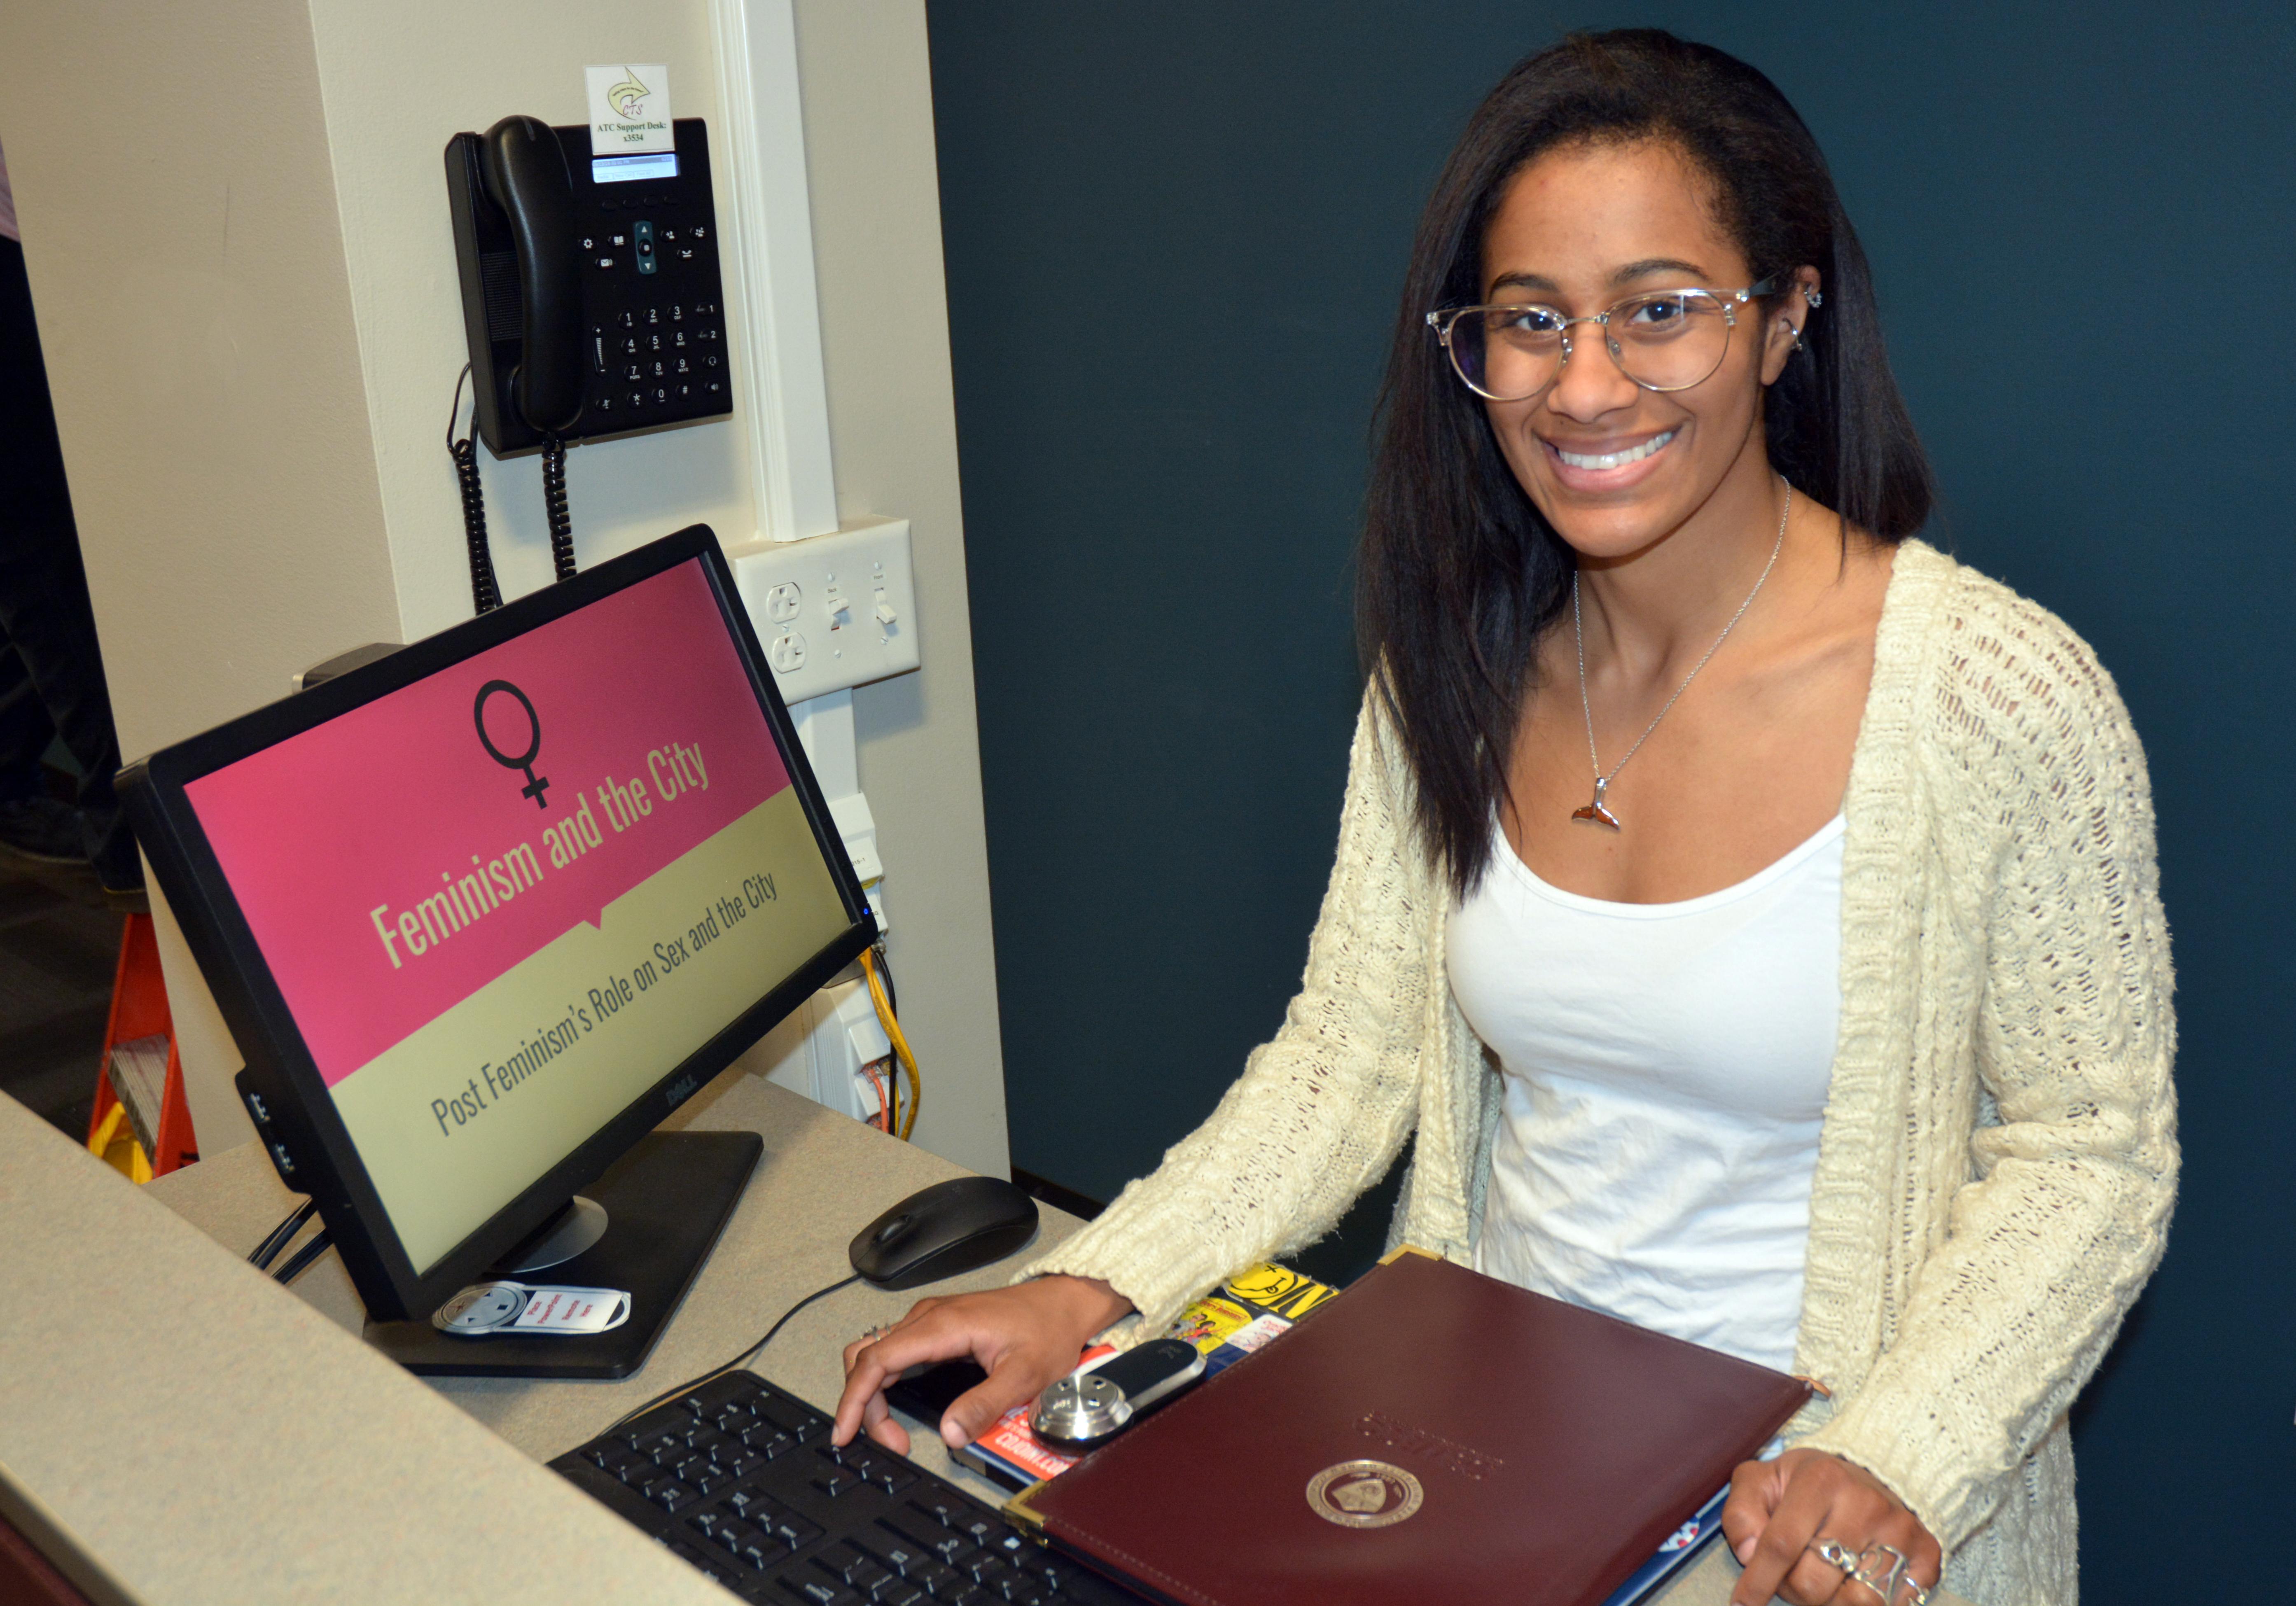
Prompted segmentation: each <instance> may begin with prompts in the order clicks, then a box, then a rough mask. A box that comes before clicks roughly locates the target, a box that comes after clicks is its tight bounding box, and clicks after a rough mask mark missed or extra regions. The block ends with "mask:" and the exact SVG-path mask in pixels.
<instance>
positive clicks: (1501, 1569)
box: [1015, 1252, 1809, 1606]
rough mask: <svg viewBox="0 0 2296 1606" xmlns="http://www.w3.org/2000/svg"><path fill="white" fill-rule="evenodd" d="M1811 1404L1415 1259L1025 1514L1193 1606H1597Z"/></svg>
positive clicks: (1683, 1349) (1606, 1323)
mask: <svg viewBox="0 0 2296 1606" xmlns="http://www.w3.org/2000/svg"><path fill="white" fill-rule="evenodd" d="M1808 1396H1809V1390H1808V1385H1807V1384H1804V1383H1802V1382H1800V1381H1796V1380H1795V1379H1793V1378H1790V1377H1786V1376H1784V1375H1782V1374H1780V1373H1778V1372H1772V1371H1769V1370H1768V1369H1767V1368H1765V1367H1761V1366H1757V1365H1754V1364H1751V1362H1747V1361H1742V1360H1738V1359H1736V1358H1735V1357H1734V1356H1726V1355H1721V1354H1718V1353H1717V1352H1716V1351H1714V1350H1710V1349H1703V1348H1700V1347H1698V1346H1697V1345H1695V1344H1688V1343H1685V1342H1683V1341H1682V1340H1679V1339H1670V1338H1667V1337H1664V1336H1662V1335H1661V1334H1658V1333H1654V1332H1645V1331H1644V1329H1642V1328H1639V1327H1635V1326H1632V1325H1630V1324H1629V1323H1625V1322H1620V1321H1615V1320H1613V1319H1612V1318H1611V1317H1609V1316H1603V1315H1595V1313H1594V1312H1592V1311H1587V1310H1581V1309H1579V1307H1576V1306H1571V1305H1565V1304H1562V1303H1561V1302H1560V1301H1558V1300H1554V1299H1546V1298H1543V1297H1541V1296H1540V1295H1538V1294H1534V1293H1530V1292H1529V1291H1526V1290H1523V1289H1520V1288H1516V1287H1513V1285H1511V1284H1508V1283H1505V1282H1497V1281H1496V1280H1495V1279H1493V1278H1489V1277H1485V1276H1480V1275H1479V1274H1476V1273H1474V1272H1471V1271H1468V1270H1465V1269H1464V1268H1463V1267H1460V1266H1453V1265H1451V1264H1450V1263H1449V1262H1447V1261H1444V1260H1439V1259H1436V1258H1433V1257H1431V1256H1428V1255H1424V1254H1420V1253H1415V1252H1410V1253H1405V1254H1402V1255H1399V1256H1397V1257H1395V1258H1391V1259H1390V1260H1389V1261H1388V1262H1386V1263H1385V1264H1382V1265H1381V1266H1378V1267H1376V1268H1374V1270H1373V1271H1371V1272H1370V1273H1368V1274H1366V1275H1365V1276H1364V1277H1363V1278H1362V1279H1361V1280H1360V1281H1358V1282H1357V1283H1356V1284H1355V1285H1354V1286H1353V1287H1351V1288H1349V1290H1348V1291H1346V1292H1344V1293H1343V1294H1341V1296H1340V1297H1339V1298H1338V1299H1333V1300H1332V1301H1331V1302H1330V1303H1328V1304H1326V1305H1324V1306H1323V1307H1321V1308H1320V1309H1318V1310H1316V1312H1315V1314H1313V1315H1309V1316H1308V1317H1306V1318H1304V1319H1303V1320H1302V1321H1301V1322H1300V1324H1299V1326H1298V1327H1296V1328H1295V1329H1293V1330H1292V1332H1288V1333H1286V1334H1284V1335H1283V1338H1282V1339H1281V1340H1278V1341H1277V1342H1275V1343H1274V1344H1271V1345H1269V1346H1268V1347H1267V1348H1265V1349H1262V1350H1260V1351H1259V1353H1257V1354H1255V1355H1252V1356H1247V1357H1246V1358H1245V1359H1243V1360H1242V1361H1240V1362H1238V1363H1237V1364H1234V1366H1231V1367H1229V1368H1228V1369H1227V1370H1226V1372H1221V1373H1220V1374H1219V1375H1218V1377H1216V1378H1214V1379H1212V1380H1211V1381H1210V1382H1208V1383H1205V1384H1204V1385H1202V1386H1201V1388H1199V1389H1196V1390H1195V1391H1194V1392H1193V1393H1192V1394H1190V1395H1188V1396H1186V1397H1184V1398H1182V1399H1180V1400H1178V1401H1177V1402H1175V1403H1174V1404H1173V1405H1170V1406H1169V1407H1167V1408H1166V1409H1165V1410H1164V1411H1162V1412H1161V1413H1158V1414H1157V1415H1154V1416H1152V1417H1150V1418H1149V1419H1148V1420H1147V1421H1145V1422H1142V1423H1141V1424H1140V1425H1139V1426H1138V1427H1136V1428H1135V1429H1133V1430H1131V1431H1130V1432H1129V1433H1127V1434H1126V1435H1125V1436H1124V1437H1122V1438H1119V1439H1118V1440H1116V1441H1115V1442H1114V1443H1113V1444H1111V1445H1110V1446H1107V1447H1106V1448H1105V1449H1103V1450H1100V1451H1098V1452H1096V1453H1095V1454H1092V1455H1089V1456H1087V1458H1086V1459H1085V1460H1084V1461H1082V1462H1080V1463H1078V1464H1077V1465H1076V1466H1075V1467H1074V1468H1072V1469H1071V1470H1070V1471H1067V1472H1064V1473H1062V1475H1061V1476H1060V1477H1058V1478H1056V1479H1053V1480H1052V1481H1051V1482H1049V1483H1046V1484H1041V1485H1038V1486H1037V1487H1036V1488H1034V1489H1032V1490H1030V1491H1029V1493H1028V1494H1027V1495H1023V1496H1021V1499H1020V1500H1019V1501H1016V1502H1015V1509H1017V1510H1018V1511H1019V1512H1021V1514H1022V1515H1024V1516H1034V1517H1035V1518H1037V1519H1039V1520H1041V1521H1042V1522H1043V1524H1044V1528H1045V1531H1046V1534H1047V1535H1048V1536H1051V1537H1052V1538H1053V1539H1054V1542H1055V1543H1057V1544H1059V1545H1064V1546H1067V1547H1068V1548H1070V1550H1072V1551H1074V1552H1075V1553H1078V1554H1079V1555H1082V1556H1084V1557H1085V1558H1087V1560H1089V1561H1094V1562H1095V1563H1096V1564H1098V1565H1100V1566H1102V1567H1103V1568H1105V1569H1111V1570H1113V1571H1115V1572H1117V1573H1118V1574H1119V1575H1121V1576H1123V1577H1128V1578H1129V1579H1131V1580H1133V1581H1134V1582H1136V1583H1137V1584H1139V1585H1140V1586H1144V1587H1145V1588H1147V1589H1149V1590H1151V1591H1152V1592H1154V1593H1155V1594H1160V1595H1161V1596H1163V1597H1165V1598H1167V1599H1169V1600H1172V1601H1176V1602H1185V1606H1283V1603H1287V1602H1298V1603H1299V1606H1309V1603H1310V1602H1312V1603H1313V1606H1357V1603H1361V1606H1370V1603H1371V1602H1382V1606H1386V1603H1390V1602H1398V1601H1410V1602H1501V1601H1504V1602H1513V1603H1516V1606H1599V1603H1600V1602H1602V1601H1603V1599H1604V1598H1605V1597H1606V1596H1607V1595H1608V1594H1610V1593H1611V1590H1613V1589H1615V1588H1616V1587H1617V1586H1619V1585H1620V1583H1622V1582H1623V1581H1624V1580H1625V1579H1626V1577H1627V1576H1628V1574H1629V1573H1631V1572H1632V1571H1634V1569H1636V1567H1637V1566H1639V1565H1640V1564H1641V1563H1642V1562H1644V1561H1647V1560H1648V1559H1649V1558H1650V1555H1651V1553H1652V1552H1653V1551H1655V1550H1656V1549H1657V1548H1658V1546H1659V1544H1660V1542H1661V1540H1663V1539H1664V1538H1665V1537H1666V1536H1668V1535H1669V1533H1671V1532H1672V1531H1673V1530H1674V1528H1676V1527H1677V1525H1679V1524H1680V1523H1681V1522H1682V1521H1683V1520H1685V1519H1686V1518H1687V1517H1689V1516H1690V1515H1691V1514H1692V1513H1693V1512H1695V1511H1696V1510H1697V1509H1698V1507H1699V1506H1701V1505H1702V1504H1704V1503H1705V1502H1706V1501H1707V1500H1708V1499H1710V1498H1711V1497H1712V1495H1713V1494H1714V1492H1715V1491H1716V1490H1717V1489H1718V1488H1720V1487H1723V1486H1724V1485H1725V1484H1726V1483H1727V1482H1728V1481H1729V1479H1730V1472H1731V1470H1732V1469H1733V1468H1734V1467H1735V1466H1736V1465H1737V1464H1738V1463H1740V1462H1742V1461H1743V1460H1745V1459H1747V1458H1748V1457H1750V1456H1751V1455H1753V1454H1756V1453H1757V1452H1759V1450H1760V1449H1761V1447H1762V1446H1764V1445H1765V1444H1767V1443H1768V1442H1769V1440H1770V1438H1771V1437H1772V1436H1773V1435H1774V1434H1775V1433H1776V1432H1777V1430H1778V1429H1779V1428H1780V1427H1781V1426H1783V1425H1784V1423H1785V1422H1786V1421H1787V1419H1788V1418H1790V1417H1791V1416H1792V1415H1793V1413H1795V1412H1796V1411H1797V1410H1799V1409H1800V1407H1801V1405H1802V1404H1803V1402H1804V1401H1805V1400H1807V1399H1808Z"/></svg>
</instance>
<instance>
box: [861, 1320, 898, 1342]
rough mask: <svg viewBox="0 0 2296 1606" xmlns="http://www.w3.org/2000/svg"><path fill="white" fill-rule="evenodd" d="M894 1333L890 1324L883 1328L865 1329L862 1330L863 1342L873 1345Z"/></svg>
mask: <svg viewBox="0 0 2296 1606" xmlns="http://www.w3.org/2000/svg"><path fill="white" fill-rule="evenodd" d="M892 1331H893V1330H892V1328H891V1326H890V1324H888V1325H886V1326H883V1327H865V1328H863V1329H862V1330H861V1341H862V1342H863V1343H865V1344H873V1343H875V1342H876V1341H877V1340H879V1339H881V1338H883V1337H884V1336H885V1335H886V1334H887V1333H889V1332H892Z"/></svg>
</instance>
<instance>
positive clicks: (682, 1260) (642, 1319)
mask: <svg viewBox="0 0 2296 1606" xmlns="http://www.w3.org/2000/svg"><path fill="white" fill-rule="evenodd" d="M765 1147H766V1144H765V1140H764V1139H763V1138H761V1137H759V1136H758V1135H757V1134H756V1133H754V1132H655V1133H650V1134H648V1135H646V1136H644V1137H643V1138H641V1139H639V1140H638V1143H637V1145H636V1146H635V1148H633V1149H632V1150H631V1151H629V1152H628V1153H627V1154H625V1155H624V1156H622V1158H621V1159H618V1160H616V1161H615V1162H614V1163H613V1164H612V1165H611V1166H609V1167H608V1168H606V1170H605V1172H604V1174H603V1176H600V1177H599V1178H598V1180H597V1181H596V1182H594V1183H593V1184H590V1185H589V1186H587V1187H586V1188H585V1189H583V1191H582V1192H583V1195H584V1196H583V1197H582V1198H579V1199H577V1200H573V1201H572V1202H571V1203H570V1206H569V1207H568V1209H565V1210H563V1211H562V1212H560V1214H559V1215H558V1216H557V1217H553V1219H552V1220H550V1221H548V1222H545V1224H544V1225H543V1227H542V1230H541V1231H540V1232H538V1233H536V1234H535V1235H534V1236H533V1237H531V1238H529V1239H528V1240H527V1241H525V1242H524V1243H522V1244H521V1245H519V1246H518V1248H517V1249H515V1250H512V1251H511V1252H510V1254H509V1255H507V1256H505V1257H504V1264H503V1266H500V1267H497V1268H496V1271H495V1272H493V1273H490V1274H489V1275H492V1276H519V1275H520V1273H519V1272H515V1271H512V1269H511V1268H512V1266H517V1267H520V1268H521V1269H522V1270H523V1271H527V1272H531V1271H534V1270H538V1269H541V1268H542V1267H544V1266H547V1267H548V1273H549V1274H548V1276H547V1278H546V1279H529V1278H523V1277H522V1278H521V1280H534V1281H547V1282H551V1283H553V1284H559V1283H562V1284H567V1285H570V1286H572V1287H577V1288H618V1289H622V1290H625V1291H627V1292H628V1294H629V1296H630V1315H629V1320H628V1321H627V1322H625V1323H622V1325H620V1326H619V1327H617V1328H614V1329H613V1330H612V1331H611V1332H599V1333H583V1334H578V1335H572V1336H568V1337H563V1338H552V1337H540V1336H537V1337H531V1338H523V1337H512V1336H509V1335H500V1336H491V1337H486V1338H461V1337H456V1336H454V1335H451V1334H448V1333H443V1332H439V1330H438V1329H437V1328H435V1327H433V1326H432V1325H431V1324H430V1320H429V1319H428V1318H427V1317H426V1318H424V1319H423V1320H421V1321H416V1322H369V1323H367V1324H366V1332H365V1337H366V1341H367V1342H368V1343H370V1344H372V1345H373V1346H374V1347H375V1348H377V1349H380V1350H381V1351H382V1353H383V1354H385V1355H387V1356H389V1357H390V1358H391V1359H392V1360H394V1361H397V1362H398V1364H400V1365H402V1366H404V1367H406V1369H407V1370H408V1371H409V1372H420V1373H422V1375H424V1376H426V1377H547V1378H622V1377H627V1376H629V1375H630V1374H631V1373H632V1372H635V1371H636V1370H637V1369H638V1368H639V1367H640V1366H642V1365H644V1364H645V1358H646V1356H647V1355H648V1354H649V1353H651V1352H652V1349H653V1346H654V1341H655V1340H657V1339H659V1338H660V1337H661V1333H662V1329H663V1328H664V1327H666V1326H667V1325H668V1322H669V1318H670V1317H671V1316H672V1315H675V1314H676V1311H677V1307H678V1303H679V1301H681V1300H682V1299H685V1291H686V1290H687V1289H688V1288H689V1287H690V1286H692V1284H693V1278H694V1274H696V1273H698V1272H699V1271H700V1270H701V1263H702V1262H703V1261H704V1260H706V1259H708V1258H709V1251H710V1250H711V1249H713V1248H714V1247H716V1245H717V1234H718V1233H720V1232H722V1231H723V1230H724V1229H725V1225H726V1219H727V1218H728V1217H731V1216H732V1215H733V1213H734V1205H735V1204H736V1203H737V1202H739V1200H741V1197H742V1189H743V1187H745V1186H746V1185H747V1184H748V1183H749V1180H750V1172H751V1171H753V1170H755V1169H756V1168H757V1164H758V1156H759V1155H761V1154H763V1153H764V1152H765ZM584 1205H588V1206H589V1209H587V1210H585V1209H583V1208H582V1207H583V1206H584ZM600 1227H603V1233H597V1232H595V1229H597V1228H600ZM585 1234H592V1236H591V1239H590V1241H589V1244H588V1247H586V1248H581V1247H579V1246H578V1244H579V1240H580V1238H581V1237H582V1236H583V1235H585ZM569 1250H571V1252H570V1258H560V1255H561V1253H562V1252H566V1251H569ZM545 1257H546V1258H545Z"/></svg>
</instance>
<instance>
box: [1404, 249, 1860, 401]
mask: <svg viewBox="0 0 2296 1606" xmlns="http://www.w3.org/2000/svg"><path fill="white" fill-rule="evenodd" d="M1784 283H1785V275H1784V274H1771V275H1770V276H1769V277H1767V278H1766V279H1762V280H1759V281H1757V282H1756V283H1752V284H1749V285H1748V286H1746V288H1745V289H1743V290H1713V289H1710V288H1709V287H1707V286H1705V285H1702V284H1683V285H1676V286H1673V287H1670V288H1669V289H1666V290H1650V291H1641V292H1639V293H1638V294H1636V295H1631V296H1628V297H1627V298H1626V299H1624V300H1622V301H1619V302H1616V303H1614V304H1612V305H1611V306H1610V307H1605V308H1604V309H1603V311H1601V312H1598V313H1593V314H1590V315H1587V316H1586V317H1580V318H1574V317H1570V316H1567V315H1564V313H1563V311H1562V308H1561V307H1549V306H1547V305H1546V303H1545V302H1543V301H1504V302H1485V303H1482V304H1480V305H1478V306H1474V307H1437V308H1435V309H1434V310H1433V311H1432V312H1430V313H1429V314H1427V327H1428V328H1429V329H1430V330H1431V331H1433V332H1434V335H1435V338H1436V340H1438V341H1439V342H1440V343H1441V345H1442V348H1443V354H1444V356H1447V357H1448V358H1449V359H1450V363H1451V372H1452V373H1456V374H1457V375H1458V376H1459V381H1460V383H1462V384H1464V385H1465V386H1466V387H1467V389H1470V390H1472V391H1473V392H1474V393H1475V394H1476V395H1477V396H1480V397H1482V398H1483V399H1484V400H1485V401H1495V402H1518V401H1529V399H1530V398H1531V397H1535V396H1542V395H1544V394H1546V391H1547V390H1549V389H1553V388H1554V384H1555V383H1556V381H1559V380H1561V379H1562V371H1563V369H1565V368H1567V367H1569V366H1570V329H1571V326H1572V325H1573V324H1598V325H1600V326H1601V328H1602V331H1603V347H1604V348H1606V349H1607V350H1608V351H1609V352H1610V354H1611V363H1612V364H1613V365H1615V366H1616V367H1617V368H1618V370H1619V372H1620V373H1623V374H1626V376H1627V378H1628V379H1629V380H1631V381H1633V382H1634V383H1636V385H1639V386H1641V387H1642V389H1645V390H1652V391H1656V392H1659V393H1661V394H1669V393H1671V392H1674V391H1677V390H1688V389H1692V388H1693V387H1694V386H1698V385H1702V384H1704V383H1705V382H1706V381H1708V380H1710V379H1711V378H1713V377H1714V373H1715V371H1716V369H1718V368H1720V367H1721V366H1722V363H1723V360H1724V359H1725V358H1726V357H1727V356H1729V355H1730V334H1731V332H1733V331H1734V330H1735V329H1736V328H1737V326H1738V316H1737V310H1736V309H1737V308H1738V307H1743V306H1745V305H1746V304H1747V303H1748V302H1750V301H1754V300H1758V299H1760V298H1761V297H1764V296H1770V295H1775V294H1776V293H1777V292H1778V291H1779V290H1780V289H1782V288H1783V287H1784ZM1687 295H1700V296H1710V297H1711V298H1713V299H1714V300H1715V301H1716V302H1717V303H1718V305H1719V306H1720V307H1721V309H1722V322H1723V336H1722V348H1721V349H1720V350H1719V351H1718V352H1717V353H1716V354H1715V357H1714V363H1713V366H1712V367H1710V368H1708V369H1707V370H1706V372H1705V373H1702V374H1700V375H1699V376H1698V377H1697V378H1696V379H1693V380H1685V381H1683V382H1682V383H1680V384H1676V385H1653V384H1651V383H1649V382H1647V381H1644V380H1641V379H1636V377H1635V375H1634V374H1633V373H1629V372H1628V369H1627V364H1626V356H1625V353H1624V352H1623V351H1622V350H1621V349H1620V345H1619V341H1618V340H1617V338H1616V337H1615V336H1613V335H1612V334H1611V319H1612V318H1615V317H1618V316H1619V315H1620V314H1622V313H1626V312H1629V311H1631V310H1632V309H1634V308H1637V307H1642V306H1644V305H1645V304H1647V303H1649V302H1651V301H1652V300H1656V299H1663V298H1665V297H1668V296H1687ZM1810 304H1811V305H1812V306H1813V307H1815V306H1816V299H1815V298H1814V297H1813V299H1811V303H1810ZM1534 310H1535V311H1541V312H1548V313H1552V314H1554V317H1555V320H1556V328H1555V330H1554V332H1555V333H1557V334H1559V335H1560V336H1561V337H1562V352H1561V355H1560V356H1559V358H1558V360H1557V361H1556V363H1555V365H1554V374H1553V375H1552V376H1551V377H1550V378H1549V379H1548V380H1547V381H1546V384H1544V385H1540V386H1538V388H1537V389H1531V390H1526V391H1524V392H1523V393H1522V394H1521V395H1520V396H1501V395H1498V394H1496V393H1494V392H1492V391H1489V390H1487V389H1484V388H1483V387H1482V386H1481V385H1479V384H1477V383H1476V382H1475V381H1474V379H1473V377H1472V375H1471V374H1470V373H1468V372H1467V368H1468V365H1467V363H1466V362H1464V360H1463V359H1462V358H1461V356H1460V353H1459V348H1458V347H1457V346H1456V344H1454V343H1453V339H1452V337H1453V334H1454V332H1456V329H1457V327H1458V323H1459V320H1460V319H1461V318H1464V317H1466V316H1469V315H1472V314H1476V313H1487V312H1506V313H1523V312H1529V311H1534Z"/></svg>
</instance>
